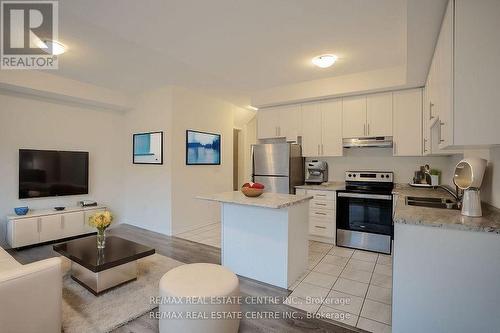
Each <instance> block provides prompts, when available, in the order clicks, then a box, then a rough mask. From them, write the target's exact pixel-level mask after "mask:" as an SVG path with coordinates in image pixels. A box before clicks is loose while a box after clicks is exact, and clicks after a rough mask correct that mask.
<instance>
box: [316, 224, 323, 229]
mask: <svg viewBox="0 0 500 333" xmlns="http://www.w3.org/2000/svg"><path fill="white" fill-rule="evenodd" d="M314 227H315V228H319V229H326V227H323V226H321V225H315V226H314Z"/></svg>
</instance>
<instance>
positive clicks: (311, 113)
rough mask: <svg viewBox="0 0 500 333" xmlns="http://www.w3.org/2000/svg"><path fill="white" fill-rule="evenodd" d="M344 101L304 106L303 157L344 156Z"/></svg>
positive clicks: (335, 100) (338, 100) (336, 100)
mask: <svg viewBox="0 0 500 333" xmlns="http://www.w3.org/2000/svg"><path fill="white" fill-rule="evenodd" d="M342 153H343V148H342V101H341V99H334V100H329V101H327V102H317V103H307V104H303V105H302V155H303V156H305V157H320V156H342Z"/></svg>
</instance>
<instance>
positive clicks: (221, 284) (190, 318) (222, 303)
mask: <svg viewBox="0 0 500 333" xmlns="http://www.w3.org/2000/svg"><path fill="white" fill-rule="evenodd" d="M239 297H240V288H239V282H238V278H237V277H236V275H235V274H234V273H233V272H231V271H230V270H228V269H226V268H224V267H222V266H220V265H215V264H202V263H200V264H188V265H182V266H179V267H176V268H174V269H172V270H170V271H168V272H167V273H165V275H163V277H162V278H161V279H160V298H161V300H160V306H159V308H160V313H159V320H160V333H177V332H183V333H194V332H202V333H236V332H238V328H239V326H240V316H241V313H240V299H239Z"/></svg>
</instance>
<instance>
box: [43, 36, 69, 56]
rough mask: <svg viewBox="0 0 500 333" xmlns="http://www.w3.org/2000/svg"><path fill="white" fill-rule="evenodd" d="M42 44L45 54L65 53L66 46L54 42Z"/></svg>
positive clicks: (46, 41)
mask: <svg viewBox="0 0 500 333" xmlns="http://www.w3.org/2000/svg"><path fill="white" fill-rule="evenodd" d="M43 43H44V44H45V47H44V49H47V50H46V51H45V52H47V53H49V54H52V55H60V54H63V53H64V52H66V46H64V45H63V44H62V43H59V42H57V41H55V40H44V41H43ZM51 51H52V52H51Z"/></svg>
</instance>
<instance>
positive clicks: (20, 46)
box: [0, 1, 58, 69]
mask: <svg viewBox="0 0 500 333" xmlns="http://www.w3.org/2000/svg"><path fill="white" fill-rule="evenodd" d="M1 21H2V22H1V38H2V41H1V54H0V57H1V59H0V60H1V66H0V67H1V69H57V68H58V62H57V56H56V55H54V54H53V53H54V52H53V50H52V45H53V44H52V43H47V41H51V42H52V41H57V40H58V2H57V1H1Z"/></svg>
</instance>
